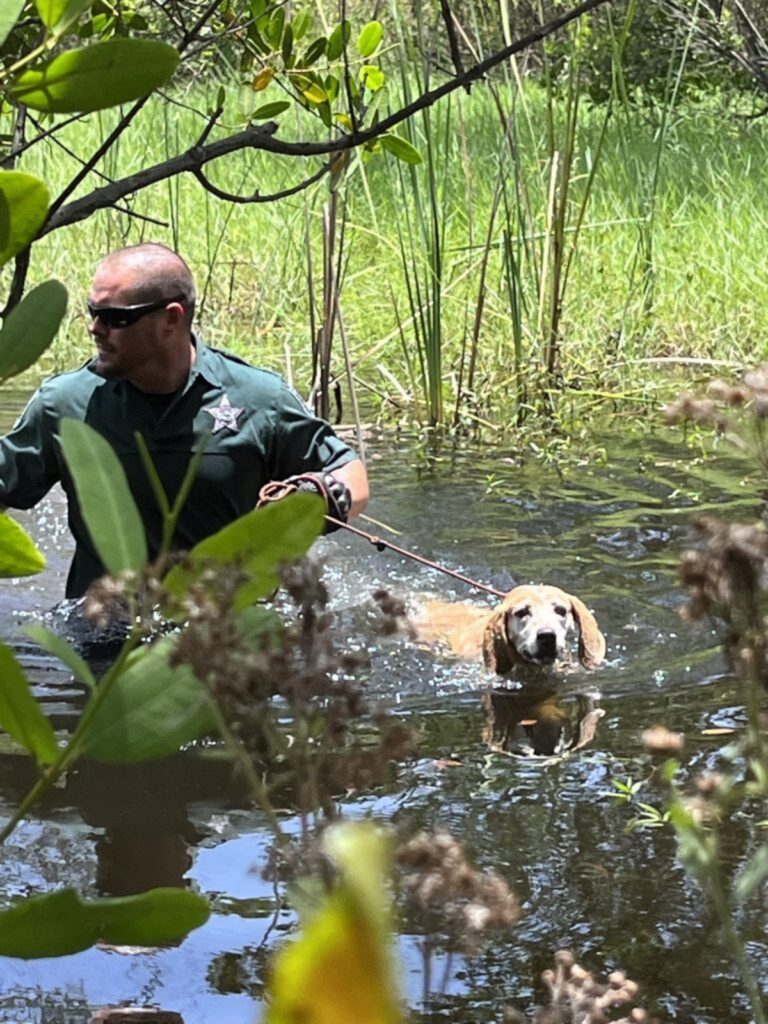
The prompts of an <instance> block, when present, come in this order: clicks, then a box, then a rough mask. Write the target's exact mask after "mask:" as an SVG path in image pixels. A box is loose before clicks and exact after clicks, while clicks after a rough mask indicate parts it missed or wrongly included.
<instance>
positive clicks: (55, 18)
mask: <svg viewBox="0 0 768 1024" xmlns="http://www.w3.org/2000/svg"><path fill="white" fill-rule="evenodd" d="M92 3H93V0H35V7H36V8H37V13H38V14H39V15H40V20H41V21H42V23H43V24H44V25H45V27H46V28H47V29H55V28H56V27H57V26H60V32H59V33H57V34H61V29H66V28H67V27H68V26H69V25H70V24H71V23H72V22H73V21H74V20H75V19H76V18H77V17H78V15H79V14H82V12H83V11H85V10H87V9H88V8H89V7H90V6H91V4H92Z"/></svg>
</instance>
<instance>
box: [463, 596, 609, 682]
mask: <svg viewBox="0 0 768 1024" xmlns="http://www.w3.org/2000/svg"><path fill="white" fill-rule="evenodd" d="M574 629H577V630H578V634H579V660H580V661H581V663H582V665H584V667H585V668H596V667H597V666H598V665H599V664H600V662H601V661H602V660H603V657H604V656H605V637H604V636H603V634H602V633H601V632H600V629H599V628H598V625H597V622H596V620H595V617H594V615H593V614H592V612H590V610H589V609H588V608H587V606H586V605H585V604H584V602H583V601H580V600H579V598H578V597H574V596H573V595H572V594H566V592H565V591H564V590H560V589H559V587H550V586H544V585H539V586H521V587H515V589H514V590H511V591H510V592H509V593H508V594H507V596H506V597H505V598H504V600H503V601H502V603H501V605H500V606H499V608H497V610H496V611H495V612H494V613H493V615H492V616H491V618H490V619H489V621H488V624H487V626H486V628H485V634H484V636H483V660H484V661H485V666H486V668H487V669H489V670H490V671H492V672H497V673H499V675H505V674H506V673H507V672H510V671H511V670H512V669H513V668H514V667H515V666H516V665H521V664H522V665H531V664H533V665H541V666H549V665H553V664H554V663H555V662H557V661H561V660H563V659H564V658H566V657H567V653H568V646H567V644H568V636H569V634H570V633H572V631H573V630H574Z"/></svg>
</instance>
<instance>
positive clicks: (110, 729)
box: [83, 637, 215, 762]
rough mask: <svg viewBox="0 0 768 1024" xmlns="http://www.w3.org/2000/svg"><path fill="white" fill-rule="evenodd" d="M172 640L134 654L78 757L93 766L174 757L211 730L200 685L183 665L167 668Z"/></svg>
mask: <svg viewBox="0 0 768 1024" xmlns="http://www.w3.org/2000/svg"><path fill="white" fill-rule="evenodd" d="M173 648H174V638H173V637H164V638H163V639H162V640H158V641H157V642H156V643H155V644H153V645H152V646H151V647H145V648H142V649H140V650H138V651H136V652H135V654H134V655H133V656H132V658H131V660H130V662H129V664H128V668H127V669H126V671H125V672H124V673H123V675H121V676H120V678H119V679H118V680H117V682H116V683H115V684H114V686H113V687H112V689H111V690H110V692H109V694H108V695H107V697H106V699H105V701H104V703H103V704H102V706H101V707H100V708H99V710H98V711H97V712H96V714H95V715H94V717H93V720H92V722H91V725H90V727H89V729H88V732H87V733H86V736H85V740H84V744H83V753H85V754H87V755H88V756H89V757H94V758H96V759H97V760H99V761H118V762H133V761H146V760H150V759H152V758H157V757H166V756H167V755H169V754H174V753H176V751H177V750H178V749H179V748H180V747H182V746H183V745H184V744H185V743H190V742H191V741H192V740H196V739H199V738H200V737H201V736H205V735H206V733H209V732H211V731H213V730H214V729H215V720H214V717H213V714H212V712H211V708H210V704H209V701H208V692H207V690H206V688H205V686H204V685H203V684H202V683H201V682H200V680H199V679H198V678H197V677H196V676H195V674H194V673H193V671H192V669H191V668H190V667H189V666H188V665H178V666H175V667H174V666H172V665H171V664H170V662H169V657H170V655H171V653H172V652H173Z"/></svg>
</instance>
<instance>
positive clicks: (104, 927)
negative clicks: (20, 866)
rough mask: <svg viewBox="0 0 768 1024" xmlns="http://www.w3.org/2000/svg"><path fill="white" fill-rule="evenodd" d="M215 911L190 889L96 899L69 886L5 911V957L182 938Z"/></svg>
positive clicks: (0, 919)
mask: <svg viewBox="0 0 768 1024" xmlns="http://www.w3.org/2000/svg"><path fill="white" fill-rule="evenodd" d="M210 912H211V908H210V905H209V903H208V901H207V900H206V899H204V898H203V897H202V896H200V895H198V894H197V893H194V892H189V891H188V890H187V889H172V888H165V889H150V890H149V891H148V892H143V893H140V894H139V895H137V896H119V897H114V898H112V899H96V900H83V899H81V898H80V897H79V896H78V895H77V893H76V892H74V891H73V890H72V889H63V890H62V891H61V892H53V893H50V894H48V895H46V896H36V897H34V898H32V899H27V900H24V901H22V902H21V903H17V904H16V905H15V906H12V907H10V908H9V909H8V910H4V911H2V912H0V956H14V957H21V958H23V959H25V960H30V959H33V958H35V957H46V956H66V955H67V954H69V953H78V952H80V951H81V950H83V949H88V948H89V947H90V946H92V945H93V944H94V943H95V942H97V941H99V940H102V941H104V942H108V943H110V944H111V945H115V946H157V945H161V944H162V943H168V942H179V941H180V940H181V939H183V938H184V936H185V935H187V934H188V933H189V932H191V931H192V930H193V929H194V928H199V927H200V925H202V924H205V922H206V921H207V920H208V917H209V916H210Z"/></svg>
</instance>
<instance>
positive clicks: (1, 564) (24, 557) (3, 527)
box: [0, 512, 45, 579]
mask: <svg viewBox="0 0 768 1024" xmlns="http://www.w3.org/2000/svg"><path fill="white" fill-rule="evenodd" d="M44 568H45V558H44V557H43V555H42V553H41V552H40V551H38V550H37V548H36V547H35V543H34V541H33V540H32V538H31V537H30V536H29V534H28V533H26V532H25V531H24V530H23V529H22V528H21V527H20V526H19V524H18V523H17V522H16V520H15V519H11V517H10V516H9V515H6V514H5V513H4V512H0V577H2V578H5V579H7V578H8V577H12V576H34V575H35V573H38V572H40V570H41V569H44Z"/></svg>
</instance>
